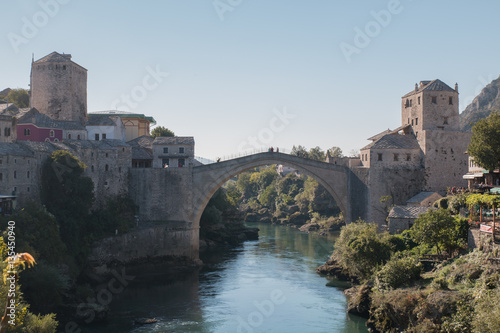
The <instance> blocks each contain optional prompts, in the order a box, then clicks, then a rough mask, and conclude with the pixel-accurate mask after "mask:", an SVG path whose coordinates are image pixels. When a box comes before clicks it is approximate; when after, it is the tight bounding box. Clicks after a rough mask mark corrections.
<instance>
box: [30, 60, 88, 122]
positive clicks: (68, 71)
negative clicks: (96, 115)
mask: <svg viewBox="0 0 500 333" xmlns="http://www.w3.org/2000/svg"><path fill="white" fill-rule="evenodd" d="M31 106H32V107H34V108H36V109H37V110H38V111H40V112H41V113H43V114H46V115H48V116H49V117H51V118H52V119H54V120H65V121H78V122H79V123H80V124H82V125H83V124H85V121H86V118H87V70H86V69H85V68H83V67H82V66H80V65H78V64H77V63H75V62H73V61H72V60H71V54H64V53H63V54H59V53H57V52H52V53H51V54H49V55H47V56H45V57H43V58H41V59H39V60H37V61H32V63H31Z"/></svg>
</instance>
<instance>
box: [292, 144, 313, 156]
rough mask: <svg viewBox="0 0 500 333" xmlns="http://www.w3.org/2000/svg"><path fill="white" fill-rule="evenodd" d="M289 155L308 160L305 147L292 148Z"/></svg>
mask: <svg viewBox="0 0 500 333" xmlns="http://www.w3.org/2000/svg"><path fill="white" fill-rule="evenodd" d="M290 155H295V156H298V157H303V158H308V157H309V153H308V152H307V149H306V147H304V146H301V145H298V146H295V145H294V146H293V147H292V151H291V152H290Z"/></svg>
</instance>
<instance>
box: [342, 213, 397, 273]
mask: <svg viewBox="0 0 500 333" xmlns="http://www.w3.org/2000/svg"><path fill="white" fill-rule="evenodd" d="M387 239H388V237H387V236H386V235H384V234H380V233H379V232H378V226H377V225H376V224H372V223H366V222H364V221H358V222H355V223H349V224H348V225H346V226H345V227H343V228H342V230H341V231H340V236H339V238H338V239H337V241H336V242H335V245H334V247H335V250H334V252H333V256H334V258H335V259H336V260H337V262H338V263H339V264H340V265H341V266H343V267H344V268H345V269H347V270H348V271H349V272H352V273H354V274H355V275H357V276H358V277H360V278H361V279H367V278H369V277H370V276H371V275H372V274H373V273H374V272H375V270H376V269H377V267H378V266H380V265H382V264H385V263H386V262H387V260H389V258H390V257H391V254H392V246H391V244H390V243H389V242H388V240H387Z"/></svg>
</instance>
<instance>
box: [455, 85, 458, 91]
mask: <svg viewBox="0 0 500 333" xmlns="http://www.w3.org/2000/svg"><path fill="white" fill-rule="evenodd" d="M455 91H456V92H458V83H455Z"/></svg>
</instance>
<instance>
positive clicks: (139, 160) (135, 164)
mask: <svg viewBox="0 0 500 333" xmlns="http://www.w3.org/2000/svg"><path fill="white" fill-rule="evenodd" d="M153 141H154V139H153V138H152V137H150V136H147V135H143V136H140V137H138V138H135V139H134V140H130V141H129V142H127V144H129V145H130V146H131V147H132V168H151V167H152V166H153Z"/></svg>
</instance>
